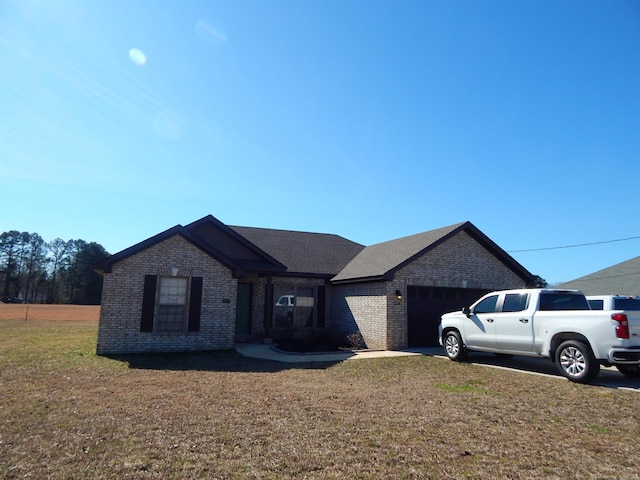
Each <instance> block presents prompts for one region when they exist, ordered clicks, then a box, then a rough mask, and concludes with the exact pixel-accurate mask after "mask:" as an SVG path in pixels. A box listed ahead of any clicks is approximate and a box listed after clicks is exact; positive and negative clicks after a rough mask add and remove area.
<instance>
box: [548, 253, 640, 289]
mask: <svg viewBox="0 0 640 480" xmlns="http://www.w3.org/2000/svg"><path fill="white" fill-rule="evenodd" d="M558 287H559V288H569V289H576V290H582V291H583V292H584V293H585V295H640V257H635V258H632V259H631V260H627V261H626V262H621V263H618V264H616V265H613V266H611V267H607V268H604V269H602V270H598V271H597V272H594V273H591V274H589V275H585V276H584V277H580V278H576V279H575V280H571V281H570V282H565V283H563V284H561V285H558Z"/></svg>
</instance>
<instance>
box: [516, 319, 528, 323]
mask: <svg viewBox="0 0 640 480" xmlns="http://www.w3.org/2000/svg"><path fill="white" fill-rule="evenodd" d="M518 321H519V322H520V323H529V319H528V318H521V319H520V320H518Z"/></svg>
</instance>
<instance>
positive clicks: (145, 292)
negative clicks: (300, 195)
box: [95, 215, 534, 354]
mask: <svg viewBox="0 0 640 480" xmlns="http://www.w3.org/2000/svg"><path fill="white" fill-rule="evenodd" d="M95 269H96V271H98V272H99V273H100V274H101V275H103V278H104V284H103V293H102V307H101V312H100V324H99V329H98V345H97V353H98V354H118V353H136V352H163V351H166V352H169V351H187V350H213V349H229V348H232V347H233V345H234V343H236V342H239V341H255V340H260V339H262V338H264V337H273V336H275V337H277V336H278V335H279V334H282V333H284V332H286V331H291V330H292V329H295V330H301V331H314V330H326V329H332V330H333V331H340V332H343V333H353V332H358V331H359V332H360V333H361V334H362V336H363V338H364V341H365V343H366V345H367V347H369V348H376V349H402V348H406V347H413V346H429V345H435V344H437V325H438V322H439V318H440V315H441V314H442V313H444V312H446V311H450V310H454V309H457V308H461V307H462V306H463V305H468V304H470V303H471V302H472V301H474V300H475V299H477V298H478V297H479V296H480V295H481V294H483V293H485V292H487V291H490V290H495V289H503V288H519V287H524V286H527V285H529V284H531V283H532V282H533V280H534V278H533V275H532V274H531V273H529V272H528V271H527V270H526V269H525V268H524V267H522V266H521V265H520V264H519V263H518V262H516V261H515V260H514V259H513V258H512V257H510V256H509V255H508V254H507V253H506V252H505V251H504V250H502V249H501V248H500V247H498V245H496V244H495V243H494V242H493V241H491V240H490V239H489V238H488V237H487V236H486V235H484V234H483V233H482V232H480V230H478V229H477V228H476V227H475V226H474V225H472V224H471V223H470V222H464V223H460V224H456V225H452V226H449V227H445V228H441V229H438V230H433V231H430V232H425V233H421V234H417V235H412V236H409V237H405V238H400V239H397V240H392V241H389V242H384V243H381V244H377V245H373V246H369V247H365V246H363V245H360V244H358V243H355V242H352V241H350V240H347V239H345V238H343V237H340V236H337V235H329V234H319V233H307V232H294V231H285V230H272V229H264V228H252V227H234V226H228V225H225V224H223V223H222V222H220V221H219V220H217V219H216V218H214V217H213V216H211V215H209V216H206V217H204V218H202V219H200V220H197V221H195V222H193V223H191V224H189V225H186V226H181V225H177V226H175V227H173V228H171V229H169V230H166V231H164V232H162V233H159V234H158V235H155V236H154V237H151V238H149V239H147V240H145V241H143V242H141V243H138V244H136V245H134V246H132V247H130V248H127V249H125V250H123V251H121V252H119V253H116V254H114V255H112V256H110V257H108V258H106V259H104V260H103V261H101V262H99V263H98V264H96V266H95Z"/></svg>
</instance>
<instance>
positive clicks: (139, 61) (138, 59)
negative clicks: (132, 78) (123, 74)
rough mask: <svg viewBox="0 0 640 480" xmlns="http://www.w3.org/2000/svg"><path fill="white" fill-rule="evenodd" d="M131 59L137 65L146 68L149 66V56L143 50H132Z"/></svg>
mask: <svg viewBox="0 0 640 480" xmlns="http://www.w3.org/2000/svg"><path fill="white" fill-rule="evenodd" d="M129 58H130V59H131V61H132V62H133V63H135V64H136V65H140V66H144V65H146V64H147V56H146V55H145V54H144V52H143V51H142V50H139V49H137V48H132V49H131V50H129Z"/></svg>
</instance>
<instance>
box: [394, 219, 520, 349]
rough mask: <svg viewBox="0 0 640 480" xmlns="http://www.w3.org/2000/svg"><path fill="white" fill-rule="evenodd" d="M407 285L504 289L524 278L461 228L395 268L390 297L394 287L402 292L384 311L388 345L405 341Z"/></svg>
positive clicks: (401, 344)
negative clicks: (385, 313) (417, 256)
mask: <svg viewBox="0 0 640 480" xmlns="http://www.w3.org/2000/svg"><path fill="white" fill-rule="evenodd" d="M409 285H413V286H431V287H448V288H478V289H486V290H503V289H510V288H524V287H526V282H525V281H524V280H523V279H522V278H520V277H519V276H518V275H516V274H515V273H514V272H513V271H512V270H511V269H510V268H508V267H507V266H506V265H505V264H504V263H502V262H501V261H500V260H498V259H497V258H496V257H495V256H494V255H492V254H491V252H489V251H488V250H487V249H485V248H484V247H483V246H482V245H480V244H479V243H478V242H477V241H476V240H474V239H473V237H471V236H470V235H469V234H468V233H466V232H464V231H462V232H460V233H458V234H456V235H454V236H453V237H451V238H449V239H448V240H447V241H446V242H444V243H442V244H440V245H438V246H437V247H435V248H434V249H433V250H430V251H429V252H428V253H427V254H425V255H423V256H422V257H420V258H418V259H416V260H415V261H413V262H411V263H410V264H409V265H406V266H405V267H403V268H401V269H400V270H398V271H397V272H396V274H395V276H394V279H393V281H391V282H389V283H388V285H387V288H388V291H387V294H388V296H389V298H395V295H394V292H395V291H396V290H400V291H401V292H402V293H403V296H404V297H403V300H402V301H400V302H398V301H394V302H391V304H390V305H389V309H388V312H387V315H388V322H389V333H388V338H387V339H388V348H389V349H402V348H406V347H407V345H408V338H407V331H408V328H407V296H406V293H407V289H406V287H407V286H409Z"/></svg>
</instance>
